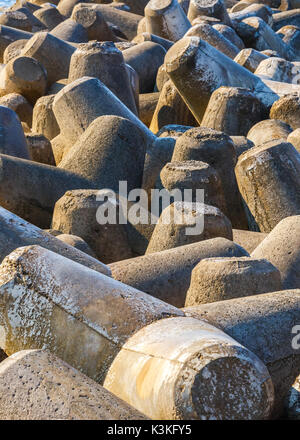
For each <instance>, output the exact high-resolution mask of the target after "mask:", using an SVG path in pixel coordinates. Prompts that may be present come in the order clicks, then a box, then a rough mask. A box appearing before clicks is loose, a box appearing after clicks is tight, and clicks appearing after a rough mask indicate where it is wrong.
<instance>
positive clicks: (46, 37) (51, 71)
mask: <svg viewBox="0 0 300 440" xmlns="http://www.w3.org/2000/svg"><path fill="white" fill-rule="evenodd" d="M74 51H75V47H74V46H72V45H71V44H69V43H67V42H66V41H63V40H61V39H59V38H57V37H55V36H54V35H51V34H49V33H48V32H38V33H36V34H34V35H33V37H32V38H30V40H29V41H28V42H27V44H26V45H25V46H24V48H23V49H22V51H21V55H22V56H25V57H32V58H34V59H36V60H37V61H39V62H40V63H41V64H42V65H43V66H44V68H45V69H46V71H47V78H48V85H50V84H52V83H54V82H55V81H57V80H58V79H62V78H66V77H67V76H68V72H69V65H70V60H71V56H72V54H73V52H74Z"/></svg>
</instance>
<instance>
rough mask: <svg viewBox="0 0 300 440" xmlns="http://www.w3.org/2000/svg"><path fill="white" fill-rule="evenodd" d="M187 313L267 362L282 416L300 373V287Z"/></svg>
mask: <svg viewBox="0 0 300 440" xmlns="http://www.w3.org/2000/svg"><path fill="white" fill-rule="evenodd" d="M232 310H234V313H232ZM184 312H185V314H186V315H189V316H193V317H194V318H198V319H200V320H205V321H206V322H208V323H210V324H211V325H214V326H216V327H218V328H219V329H221V330H223V331H224V332H225V333H227V334H228V335H230V336H231V337H232V338H234V339H235V340H237V341H238V342H239V343H240V344H242V345H244V346H245V347H247V348H248V349H249V350H251V352H252V353H255V354H256V355H257V356H258V357H259V359H261V360H262V361H263V362H264V364H265V365H266V366H267V368H268V371H269V373H270V375H271V377H272V381H273V384H274V390H275V406H274V410H273V418H277V417H278V416H282V415H283V412H284V402H285V399H286V397H287V394H288V392H289V390H290V387H291V386H292V385H293V383H294V382H295V379H296V378H297V377H298V375H299V362H300V355H299V349H298V350H297V349H294V348H293V346H292V343H291V341H292V338H293V333H292V329H293V327H294V326H295V325H297V323H299V313H300V290H285V291H280V292H272V293H265V294H262V295H254V296H247V297H245V298H236V299H231V300H227V301H221V302H214V303H211V304H202V305H199V306H193V307H188V308H185V309H184Z"/></svg>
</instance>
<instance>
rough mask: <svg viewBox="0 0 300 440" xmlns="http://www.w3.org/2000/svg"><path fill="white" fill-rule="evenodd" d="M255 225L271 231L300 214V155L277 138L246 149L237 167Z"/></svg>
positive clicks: (260, 228)
mask: <svg viewBox="0 0 300 440" xmlns="http://www.w3.org/2000/svg"><path fill="white" fill-rule="evenodd" d="M235 174H236V178H237V183H238V186H239V190H240V193H241V195H242V197H243V199H244V201H245V203H246V204H247V206H248V208H249V210H250V213H251V214H250V215H248V217H249V219H248V221H249V225H251V228H253V227H257V226H258V227H259V230H260V231H261V232H270V231H272V229H273V228H274V227H275V226H276V225H277V223H279V222H280V220H282V219H284V218H285V217H289V216H293V215H297V214H300V155H299V153H298V151H297V150H296V149H295V148H294V147H293V146H292V144H290V143H288V142H284V141H283V140H280V139H275V140H272V141H270V142H267V143H264V144H262V145H259V146H256V147H254V148H251V149H250V150H248V151H246V152H245V153H243V154H242V155H241V156H240V157H239V160H238V163H237V165H236V167H235Z"/></svg>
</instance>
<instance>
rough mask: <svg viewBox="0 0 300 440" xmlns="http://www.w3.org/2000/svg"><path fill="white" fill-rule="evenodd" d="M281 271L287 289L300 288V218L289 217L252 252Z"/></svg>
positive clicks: (254, 255) (255, 256)
mask: <svg viewBox="0 0 300 440" xmlns="http://www.w3.org/2000/svg"><path fill="white" fill-rule="evenodd" d="M252 256H253V257H254V258H266V259H267V260H269V261H270V262H271V263H272V264H274V266H276V267H277V269H279V270H280V273H281V279H282V283H283V286H284V288H285V289H299V288H300V216H299V215H296V216H292V217H287V218H285V219H283V220H281V221H280V222H279V223H278V224H277V226H275V228H274V229H273V230H272V231H271V232H270V233H269V234H268V235H267V237H266V238H265V239H264V240H263V241H262V242H261V243H260V244H259V245H258V246H257V248H256V249H255V250H254V251H253V252H252Z"/></svg>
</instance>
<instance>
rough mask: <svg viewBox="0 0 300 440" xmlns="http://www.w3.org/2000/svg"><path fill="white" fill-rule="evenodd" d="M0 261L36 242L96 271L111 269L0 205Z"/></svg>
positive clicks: (109, 271)
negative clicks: (21, 247) (22, 247)
mask: <svg viewBox="0 0 300 440" xmlns="http://www.w3.org/2000/svg"><path fill="white" fill-rule="evenodd" d="M0 225H1V227H0V238H1V240H0V243H1V246H0V261H2V260H3V258H5V257H6V255H8V254H9V253H10V252H12V251H14V250H15V249H16V248H18V247H20V246H27V245H31V244H36V245H39V246H42V247H44V248H45V249H49V250H51V251H52V252H56V253H57V254H60V255H63V256H64V257H66V258H69V259H71V260H73V261H76V262H77V263H79V264H82V265H84V266H86V267H89V268H90V269H93V270H95V271H97V272H101V273H104V274H105V275H107V276H110V275H111V270H110V269H109V268H108V266H106V265H105V264H103V263H101V262H100V261H99V260H96V259H95V258H91V257H90V256H89V255H86V254H85V253H84V252H81V251H79V250H77V249H75V248H73V247H72V246H69V245H67V244H64V243H62V242H61V241H59V240H58V239H56V238H55V237H54V236H52V235H50V234H48V233H47V232H45V231H43V230H42V229H40V228H38V227H37V226H34V225H32V224H31V223H28V222H27V221H25V220H24V219H22V218H21V217H18V216H17V215H15V214H13V213H12V212H9V211H7V210H6V209H4V208H1V207H0Z"/></svg>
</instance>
